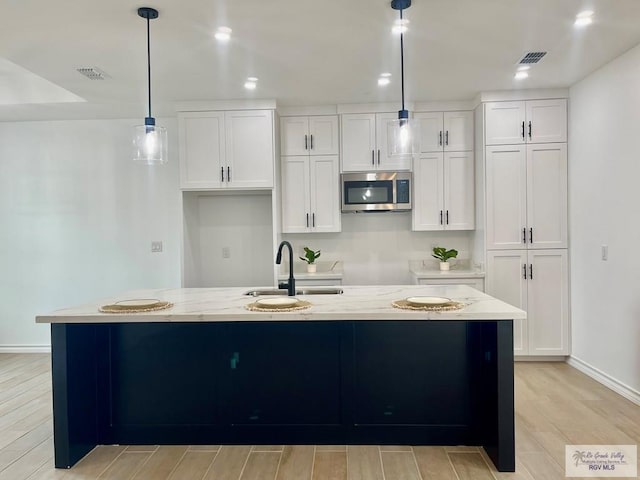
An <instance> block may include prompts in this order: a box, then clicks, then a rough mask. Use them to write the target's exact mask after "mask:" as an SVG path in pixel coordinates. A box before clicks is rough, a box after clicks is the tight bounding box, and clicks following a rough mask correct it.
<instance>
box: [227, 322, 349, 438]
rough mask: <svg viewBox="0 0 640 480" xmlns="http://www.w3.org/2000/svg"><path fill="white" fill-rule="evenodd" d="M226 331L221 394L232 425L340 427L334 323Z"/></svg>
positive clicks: (256, 326) (279, 324) (337, 345)
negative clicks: (225, 384)
mask: <svg viewBox="0 0 640 480" xmlns="http://www.w3.org/2000/svg"><path fill="white" fill-rule="evenodd" d="M230 329H231V340H230V347H229V359H228V362H229V363H227V365H228V370H227V372H228V375H229V379H228V390H227V391H226V392H225V393H226V396H227V398H226V402H225V405H226V408H225V410H227V412H226V413H227V415H228V416H227V418H228V420H229V421H230V423H232V424H233V425H234V426H243V425H336V424H339V423H340V422H341V414H340V395H339V392H340V391H341V374H340V357H341V345H340V325H339V324H338V323H336V322H267V323H260V322H257V323H255V322H246V323H243V322H236V323H233V324H232V325H231V326H230Z"/></svg>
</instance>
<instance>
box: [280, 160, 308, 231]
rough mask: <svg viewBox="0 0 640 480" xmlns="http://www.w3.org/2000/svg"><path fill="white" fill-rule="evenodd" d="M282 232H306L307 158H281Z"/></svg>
mask: <svg viewBox="0 0 640 480" xmlns="http://www.w3.org/2000/svg"><path fill="white" fill-rule="evenodd" d="M281 167H282V232H283V233H301V232H308V231H309V227H310V225H311V223H310V222H311V220H310V218H309V216H310V215H311V209H310V206H309V204H310V198H311V197H310V192H309V157H308V156H306V155H304V156H290V157H282V159H281Z"/></svg>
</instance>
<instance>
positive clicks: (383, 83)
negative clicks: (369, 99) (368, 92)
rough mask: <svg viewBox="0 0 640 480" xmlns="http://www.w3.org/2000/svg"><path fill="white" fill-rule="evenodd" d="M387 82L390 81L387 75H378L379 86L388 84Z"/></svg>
mask: <svg viewBox="0 0 640 480" xmlns="http://www.w3.org/2000/svg"><path fill="white" fill-rule="evenodd" d="M389 83H391V80H390V79H389V77H380V78H379V79H378V85H379V86H381V87H384V86H385V85H389Z"/></svg>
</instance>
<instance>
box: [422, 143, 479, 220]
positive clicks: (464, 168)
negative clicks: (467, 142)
mask: <svg viewBox="0 0 640 480" xmlns="http://www.w3.org/2000/svg"><path fill="white" fill-rule="evenodd" d="M473 158H474V157H473V152H446V153H425V154H422V155H420V157H419V158H417V159H416V160H415V162H414V164H413V192H414V195H413V198H414V205H413V209H412V229H413V230H415V231H426V230H473V229H474V228H475V200H474V199H475V193H474V192H475V182H474V178H475V177H474V162H473Z"/></svg>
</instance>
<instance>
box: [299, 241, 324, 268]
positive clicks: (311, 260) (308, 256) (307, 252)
mask: <svg viewBox="0 0 640 480" xmlns="http://www.w3.org/2000/svg"><path fill="white" fill-rule="evenodd" d="M319 256H320V250H318V251H317V252H314V251H313V250H311V249H310V248H309V247H304V257H299V258H300V260H303V261H305V262H307V272H309V273H315V272H316V267H317V265H316V264H315V261H316V259H317V258H318V257H319Z"/></svg>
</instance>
